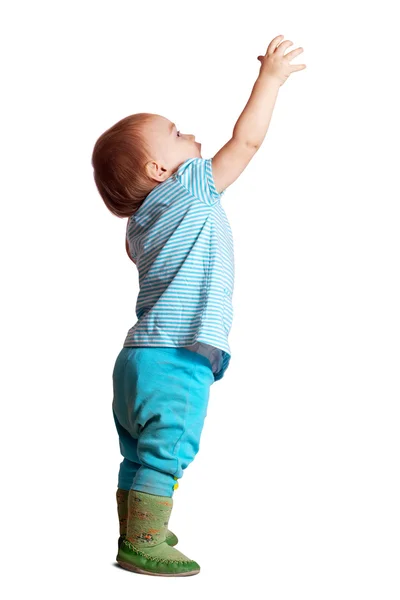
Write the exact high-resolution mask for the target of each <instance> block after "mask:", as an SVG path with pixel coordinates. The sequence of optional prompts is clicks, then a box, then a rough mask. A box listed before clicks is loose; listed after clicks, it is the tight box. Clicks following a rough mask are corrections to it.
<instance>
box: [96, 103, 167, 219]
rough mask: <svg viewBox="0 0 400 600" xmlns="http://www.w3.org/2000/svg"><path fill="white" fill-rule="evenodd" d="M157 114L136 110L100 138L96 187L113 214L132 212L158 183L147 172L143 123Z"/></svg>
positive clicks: (98, 142) (129, 213) (122, 216)
mask: <svg viewBox="0 0 400 600" xmlns="http://www.w3.org/2000/svg"><path fill="white" fill-rule="evenodd" d="M153 117H154V115H153V114H151V113H136V114H134V115H130V116H128V117H125V118H124V119H121V120H120V121H118V123H116V124H115V125H113V126H112V127H110V128H109V129H107V131H105V132H104V133H103V134H102V135H101V136H100V137H99V139H98V140H97V142H96V143H95V145H94V149H93V153H92V166H93V176H94V181H95V184H96V187H97V189H98V191H99V194H100V196H101V197H102V199H103V201H104V203H105V205H106V206H107V208H108V209H109V210H110V211H111V212H112V213H113V215H115V216H117V217H120V218H124V217H130V216H131V215H133V214H134V213H135V212H136V210H137V209H138V208H139V206H140V205H141V204H142V202H143V200H144V199H145V198H146V196H147V195H148V194H149V193H150V192H151V190H152V189H153V188H154V187H155V186H156V185H157V184H156V183H155V182H154V180H153V179H151V178H150V177H149V176H148V174H147V173H146V169H145V165H146V163H147V162H148V161H149V160H151V156H150V148H149V146H148V144H147V143H146V139H145V136H144V132H143V125H145V124H146V123H148V122H149V121H151V120H152V118H153Z"/></svg>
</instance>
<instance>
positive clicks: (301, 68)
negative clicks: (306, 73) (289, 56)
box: [290, 65, 306, 72]
mask: <svg viewBox="0 0 400 600" xmlns="http://www.w3.org/2000/svg"><path fill="white" fill-rule="evenodd" d="M290 66H291V69H292V72H293V71H302V70H303V69H305V68H306V65H290Z"/></svg>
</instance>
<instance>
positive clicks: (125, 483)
mask: <svg viewBox="0 0 400 600" xmlns="http://www.w3.org/2000/svg"><path fill="white" fill-rule="evenodd" d="M213 382H214V375H213V372H212V367H211V363H210V361H209V360H208V358H206V357H205V356H203V355H201V354H199V353H196V352H193V351H192V350H187V349H186V348H172V347H168V348H163V347H156V348H153V347H136V348H134V347H132V348H122V350H121V351H120V353H119V355H118V357H117V360H116V362H115V366H114V371H113V388H114V399H113V404H112V409H113V417H114V422H115V425H116V428H117V432H118V436H119V447H120V451H121V454H122V456H123V457H124V458H123V461H122V462H121V464H120V468H119V475H118V487H119V488H121V489H124V490H129V489H134V490H139V491H141V492H147V493H149V494H157V495H160V496H169V497H171V496H172V495H173V493H174V490H175V489H176V488H177V487H178V484H177V480H178V479H180V478H181V477H182V475H183V470H184V469H186V467H187V466H188V465H189V464H190V463H191V462H192V460H193V459H194V457H195V455H196V454H197V452H198V450H199V446H200V435H201V432H202V429H203V425H204V419H205V417H206V416H207V405H208V399H209V394H210V387H211V385H212V383H213Z"/></svg>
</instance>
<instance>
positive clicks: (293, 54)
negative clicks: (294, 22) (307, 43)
mask: <svg viewBox="0 0 400 600" xmlns="http://www.w3.org/2000/svg"><path fill="white" fill-rule="evenodd" d="M302 52H304V50H303V48H297V49H296V50H292V51H291V52H288V53H287V54H285V58H287V59H288V60H289V61H291V60H293V59H294V58H296V56H298V55H299V54H301V53H302Z"/></svg>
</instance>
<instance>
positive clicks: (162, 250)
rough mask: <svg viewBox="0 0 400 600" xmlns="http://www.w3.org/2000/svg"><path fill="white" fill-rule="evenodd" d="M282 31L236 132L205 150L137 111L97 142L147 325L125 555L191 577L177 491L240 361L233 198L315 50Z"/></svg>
mask: <svg viewBox="0 0 400 600" xmlns="http://www.w3.org/2000/svg"><path fill="white" fill-rule="evenodd" d="M283 37H284V36H282V35H279V36H277V37H275V38H274V39H273V40H272V41H271V43H270V44H269V46H268V48H267V52H266V54H265V55H264V56H259V57H258V60H260V62H261V67H260V72H259V75H258V78H257V80H256V82H255V84H254V87H253V90H252V93H251V96H250V98H249V101H248V102H247V105H246V107H245V108H244V110H243V112H242V114H241V115H240V117H239V119H238V121H237V123H236V125H235V127H234V129H233V134H232V138H231V139H230V140H229V141H228V143H227V144H225V146H223V147H222V148H221V150H219V152H217V153H216V155H215V156H214V157H213V158H206V159H204V158H202V156H201V144H200V143H199V142H198V141H196V139H195V136H194V135H189V134H183V133H181V132H180V131H178V130H177V127H176V125H175V123H173V122H171V121H169V120H168V119H166V118H164V117H162V116H160V115H156V114H149V113H138V114H134V115H132V116H129V117H126V118H124V119H122V120H121V121H119V122H118V123H116V124H115V125H114V126H112V127H111V128H110V129H108V130H107V131H106V132H105V133H103V134H102V135H101V136H100V138H99V139H98V140H97V142H96V144H95V147H94V150H93V156H92V165H93V169H94V179H95V183H96V186H97V189H98V191H99V193H100V195H101V197H102V199H103V200H104V202H105V204H106V206H107V207H108V209H109V210H110V211H111V212H112V213H113V214H114V215H116V216H118V217H121V218H122V217H127V218H128V222H127V229H126V241H125V243H126V251H127V253H128V256H129V257H130V259H131V260H132V261H133V262H134V263H135V265H136V267H137V269H138V274H139V294H138V298H137V302H136V315H137V319H138V320H137V322H136V324H135V325H134V326H133V327H131V329H129V331H128V332H127V335H126V338H125V341H124V343H123V347H122V349H121V351H120V352H119V354H118V356H117V359H116V362H115V365H114V370H113V390H114V397H113V403H112V414H113V419H114V422H115V426H116V429H117V433H118V437H119V447H120V451H121V455H122V456H123V460H122V462H121V464H120V468H119V475H118V487H117V493H116V497H117V508H118V516H119V524H120V531H119V533H120V536H119V540H118V555H117V559H116V560H117V562H118V564H119V565H120V566H121V567H123V568H125V569H129V570H131V571H134V572H136V573H143V574H148V575H162V576H187V575H194V574H196V573H199V571H200V566H199V564H198V563H197V562H196V561H194V560H192V559H190V558H188V557H187V556H186V555H185V554H183V553H182V552H180V551H179V550H178V549H177V548H175V546H176V544H177V542H178V538H177V537H176V535H175V534H174V533H173V532H172V531H170V530H169V529H168V522H169V518H170V514H171V510H172V504H173V501H172V496H173V493H174V490H176V489H177V487H178V480H179V479H180V478H181V477H182V475H183V472H184V469H186V467H187V466H188V465H189V464H190V463H191V462H192V461H193V459H194V457H195V455H196V453H197V452H198V450H199V444H200V436H201V432H202V428H203V424H204V420H205V417H206V415H207V404H208V399H209V393H210V387H211V385H212V384H213V383H214V382H215V381H218V380H220V379H222V377H223V376H224V374H225V372H226V370H227V368H228V366H229V362H230V358H231V351H230V347H229V343H228V335H229V332H230V329H231V325H232V315H233V310H232V293H233V285H234V252H233V239H232V232H231V228H230V225H229V222H228V219H227V217H226V214H225V211H224V208H223V206H222V204H221V198H222V196H223V195H224V193H225V191H226V188H227V187H228V186H229V185H231V184H232V183H233V182H234V181H235V180H236V179H237V178H238V177H239V175H240V174H241V173H242V171H243V170H244V169H245V167H246V166H247V165H248V163H249V162H250V160H251V159H252V158H253V156H254V155H255V153H256V152H257V150H258V148H259V147H260V146H261V144H262V142H263V139H264V137H265V135H266V132H267V129H268V126H269V122H270V119H271V115H272V111H273V108H274V105H275V101H276V98H277V94H278V91H279V87H280V86H281V85H282V84H283V83H284V82H285V81H286V79H287V78H288V77H289V75H290V74H291V73H292V72H294V71H299V70H301V69H304V68H305V65H291V64H290V61H291V60H293V59H294V58H295V57H296V56H297V55H298V54H300V53H301V52H302V51H303V50H302V48H298V49H297V50H292V51H291V52H289V53H288V54H286V55H285V54H284V52H285V50H286V49H287V48H288V46H290V45H291V44H292V42H290V41H283Z"/></svg>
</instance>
